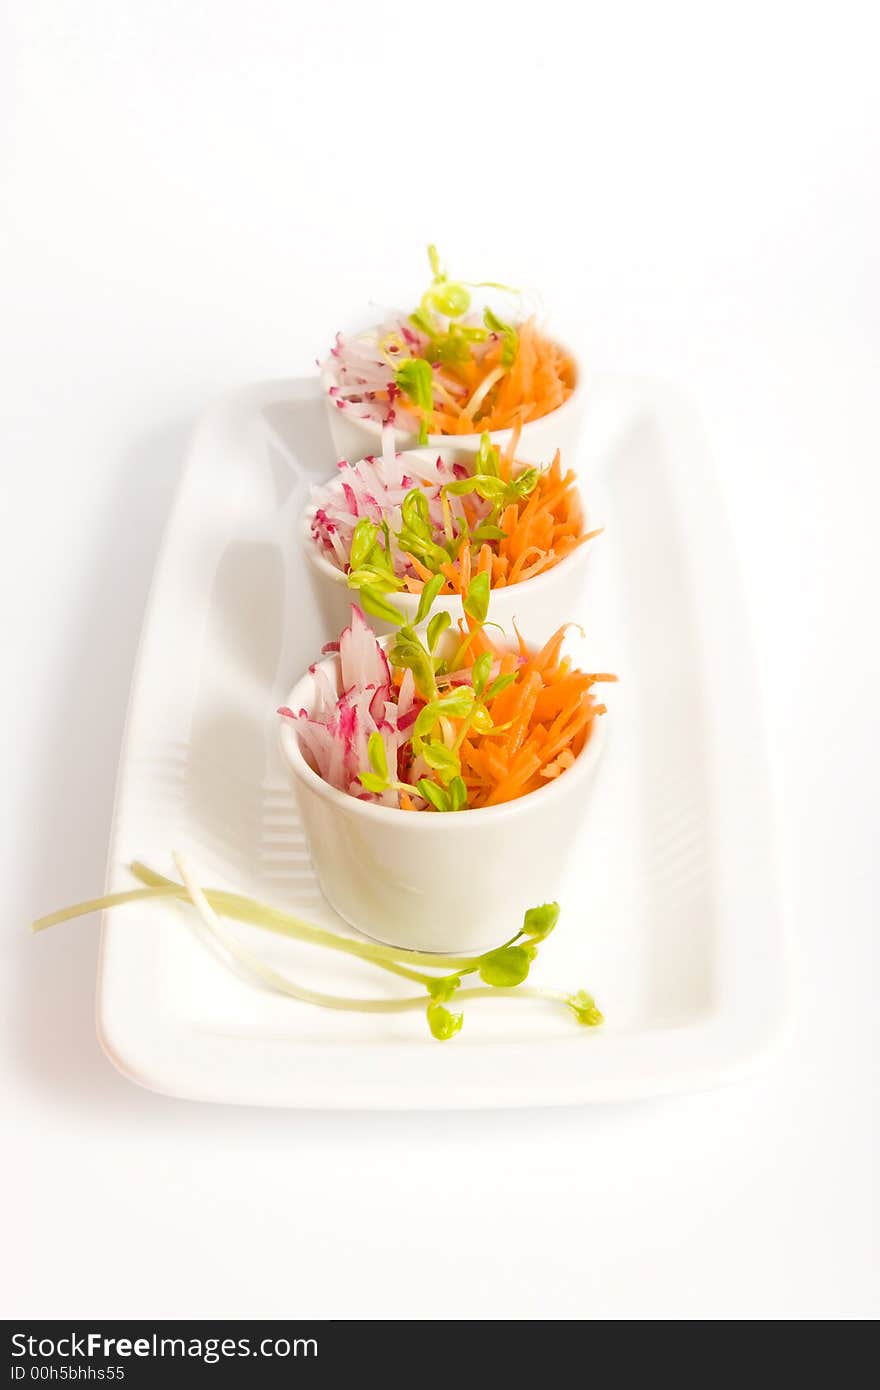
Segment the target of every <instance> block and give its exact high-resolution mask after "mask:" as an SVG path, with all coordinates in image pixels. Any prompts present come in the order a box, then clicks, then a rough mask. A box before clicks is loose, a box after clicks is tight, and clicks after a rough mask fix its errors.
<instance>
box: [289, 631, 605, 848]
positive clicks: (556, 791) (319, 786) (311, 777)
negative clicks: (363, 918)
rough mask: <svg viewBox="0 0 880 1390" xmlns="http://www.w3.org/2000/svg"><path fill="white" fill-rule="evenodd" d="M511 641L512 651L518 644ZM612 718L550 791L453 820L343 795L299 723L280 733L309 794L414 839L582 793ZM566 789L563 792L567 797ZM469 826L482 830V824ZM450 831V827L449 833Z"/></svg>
mask: <svg viewBox="0 0 880 1390" xmlns="http://www.w3.org/2000/svg"><path fill="white" fill-rule="evenodd" d="M377 640H378V641H379V643H380V645H381V646H382V648H383V650H385V648H386V647H387V645H388V643H389V642H390V640H391V637H390V636H389V637H380V638H378V639H377ZM510 640H511V645H512V644H513V640H514V639H510ZM339 660H340V658H339V653H338V652H334V653H332V654H331V655H330V656H326V657H324V658H323V659H322V660H321V661H319V662H315V663H314V665H315V666H332V667H336V668H337V674H338V665H339ZM313 669H314V667H310V668H309V670H308V671H306V672H305V674H304V675H302V676H300V678H299V680H298V681H297V682H296V684H295V685H294V686H293V688H292V689H291V691H290V694H289V696H288V698H287V701H286V702H285V703H286V704H287V705H288V706H289V707H290V708H291V709H293V710H296V709H299V708H304V709H307V708H308V703H307V702H306V701H305V700H303V699H302V698H297V692H298V691H300V690H301V689H302V688H303V687H304V686H306V685H310V684H313V681H314V678H313V675H312V671H313ZM607 717H608V716H607V714H605V715H598V716H596V718H595V719H594V722H593V728H592V731H591V733H590V737H589V739H588V740H587V743H586V746H585V747H584V748H583V749H582V751H581V752H580V753H579V755H578V756H577V757H576V758H575V760H574V762H573V763H572V765H571V767H570V768H567V769H566V770H565V771H564V772H562V773H560V775H559V776H558V777H554V778H553V779H552V781H549V782H548V783H547V785H546V786H545V787H539V788H538V789H537V791H533V792H529V793H528V794H527V795H526V796H519V797H516V798H515V799H514V800H513V801H505V802H502V803H501V805H500V806H472V807H468V808H466V809H465V810H463V811H456V812H455V813H454V814H449V815H434V816H432V815H427V816H422V815H417V814H416V815H410V814H408V813H407V812H405V811H401V810H400V808H399V807H398V806H381V805H377V804H376V803H375V802H373V801H360V800H359V799H358V798H357V797H355V796H351V794H350V793H349V792H343V791H340V790H339V788H338V787H331V785H330V783H329V782H325V781H324V779H323V777H321V776H320V775H319V774H318V773H317V772H315V770H314V768H313V767H311V766H310V765H309V763H308V761H307V760H306V758H305V756H304V754H303V751H302V749H301V748H300V746H299V739H298V738H297V734H296V728H295V726H294V723H293V721H292V720H290V719H286V718H284V717H283V716H282V723H281V729H280V743H281V754H282V757H283V759H284V762H285V764H286V766H287V767H288V769H289V770H290V771H291V772H292V773H293V775H294V776H295V777H296V778H298V779H299V781H300V782H302V783H303V784H304V786H305V787H306V788H307V789H308V790H310V791H312V792H314V793H316V794H317V795H318V796H319V797H321V798H322V799H323V800H324V801H327V802H328V803H329V804H330V805H331V806H335V807H336V808H337V809H338V810H339V811H341V812H344V813H346V814H350V815H355V816H365V817H366V818H367V820H370V819H374V818H375V817H377V816H378V817H379V818H380V821H381V819H383V818H384V819H387V817H389V816H395V817H397V821H396V824H398V825H399V826H400V827H401V829H404V830H405V833H409V827H412V828H413V832H414V833H416V834H424V833H425V830H424V828H423V829H421V830H419V829H417V828H416V827H418V826H420V825H422V826H424V823H425V822H427V826H428V827H429V828H430V827H431V826H432V825H433V826H436V827H437V828H438V829H439V828H440V827H441V826H442V827H443V828H442V829H439V833H440V834H445V833H451V828H452V827H455V826H456V825H457V826H459V827H461V824H462V821H461V817H462V816H469V817H480V818H481V823H484V822H487V821H489V820H490V819H491V820H496V821H497V820H502V819H504V818H509V817H510V816H516V815H520V816H522V815H529V814H530V813H533V814H537V812H538V811H539V810H540V809H541V807H549V805H550V803H551V800H556V799H558V798H559V796H560V795H564V794H565V793H566V790H569V791H572V792H573V791H575V789H576V787H577V786H579V785H580V784H581V783H582V782H583V781H584V780H585V779H586V778H587V777H588V776H589V775H590V774H591V773H592V772H593V771H594V769H595V767H596V764H597V762H598V761H599V757H600V754H601V752H602V750H603V748H604V746H605V742H606V737H607V735H606V730H607V727H608V726H607V723H606V720H607ZM560 788H561V789H562V790H561V791H560ZM378 823H379V822H377V824H378ZM468 823H469V824H471V823H472V824H474V825H476V824H477V822H476V820H473V821H472V822H468ZM447 826H449V827H450V830H449V831H448V832H447Z"/></svg>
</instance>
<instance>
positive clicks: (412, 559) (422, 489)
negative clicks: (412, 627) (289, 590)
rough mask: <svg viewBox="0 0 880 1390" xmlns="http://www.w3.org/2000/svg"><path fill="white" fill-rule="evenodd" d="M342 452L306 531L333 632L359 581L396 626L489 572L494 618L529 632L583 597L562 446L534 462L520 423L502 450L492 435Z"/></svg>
mask: <svg viewBox="0 0 880 1390" xmlns="http://www.w3.org/2000/svg"><path fill="white" fill-rule="evenodd" d="M384 444H385V451H384V452H383V453H382V454H381V455H379V456H370V457H367V458H364V459H359V460H357V461H356V462H354V463H351V462H349V461H347V460H342V461H340V463H339V464H338V465H337V473H336V476H335V477H333V478H332V479H331V480H330V481H329V482H328V483H326V484H324V485H323V486H321V487H319V488H316V489H314V490H313V493H312V497H311V500H310V502H309V504H308V506H307V508H306V510H305V513H304V516H303V520H302V526H301V534H302V541H303V545H304V547H305V551H306V555H307V557H308V560H309V563H310V568H311V571H312V576H313V580H314V584H315V588H316V591H317V597H318V600H319V607H320V608H321V610H322V613H323V615H324V618H325V622H326V625H327V629H328V635H331V634H335V633H337V632H338V631H339V630H340V628H341V627H342V626H343V625H344V624H345V622H346V621H347V618H348V606H349V602H350V598H351V591H352V590H356V591H358V593H359V595H360V600H359V601H360V603H361V606H362V607H363V608H364V609H365V611H366V612H367V613H369V615H370V617H371V618H372V619H373V620H374V621H375V623H376V624H377V630H379V631H386V632H387V631H390V630H391V629H392V628H394V627H395V626H397V625H399V624H400V623H401V622H410V623H411V622H415V621H421V619H417V616H416V615H417V614H418V613H419V610H420V608H421V607H422V606H423V601H424V600H425V596H426V595H427V602H429V603H430V604H434V603H436V604H437V605H439V607H440V608H445V609H447V610H448V611H449V612H450V613H452V612H455V611H457V609H458V606H459V604H460V599H461V595H462V594H463V593H465V592H466V591H467V588H468V586H469V584H470V582H471V580H472V579H473V578H474V577H476V576H477V575H485V576H486V579H487V581H488V583H489V587H490V589H491V591H492V594H493V617H494V618H495V619H496V620H497V621H498V622H499V623H500V624H501V625H502V626H504V627H509V626H510V625H511V624H512V623H513V621H514V620H516V622H517V623H518V625H519V627H520V629H521V630H522V631H524V632H526V633H527V634H529V635H536V634H537V635H540V634H542V633H545V632H547V631H549V630H550V629H551V627H552V626H554V625H555V624H556V622H557V621H558V614H559V613H560V611H562V612H564V611H565V609H566V607H569V609H570V605H571V604H572V603H574V602H575V601H576V599H577V596H578V592H579V590H580V588H581V586H582V584H583V582H584V579H585V574H586V565H587V559H588V547H587V545H586V542H588V541H590V540H591V539H592V538H593V537H594V536H596V535H598V534H599V533H598V531H589V530H587V524H586V517H585V512H584V506H583V501H582V498H581V494H580V490H579V488H578V485H577V479H576V476H575V474H574V472H573V471H572V470H571V469H565V470H564V469H563V466H562V460H561V457H560V454H559V451H558V450H557V452H556V453H555V455H554V456H553V459H552V462H551V463H550V464H548V465H547V466H545V467H541V468H537V467H534V466H532V465H529V464H527V463H526V462H525V461H524V460H522V459H518V458H517V457H516V456H515V454H516V446H517V432H515V433H514V436H513V438H512V439H511V441H510V443H509V445H508V446H507V448H505V449H504V450H503V451H502V450H500V449H499V448H498V447H497V445H495V444H493V443H492V442H491V438H490V436H489V435H488V434H484V435H483V436H482V438H481V440H480V445H479V448H478V450H477V452H476V454H475V455H474V456H473V457H472V458H470V459H468V461H467V462H464V461H462V460H461V459H460V458H458V457H457V456H456V455H455V454H454V453H450V452H449V451H448V450H444V449H440V450H436V449H420V450H411V451H409V452H406V453H402V454H398V453H395V452H394V449H393V445H392V443H391V439H390V435H389V433H388V432H387V431H386V434H385V440H384Z"/></svg>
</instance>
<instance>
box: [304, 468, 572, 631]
mask: <svg viewBox="0 0 880 1390" xmlns="http://www.w3.org/2000/svg"><path fill="white" fill-rule="evenodd" d="M410 454H411V456H413V457H414V458H423V457H424V456H425V455H426V454H430V455H432V456H436V455H438V454H439V455H441V456H442V457H444V458H446V459H447V460H449V461H450V462H455V460H454V458H452V459H450V455H449V451H448V450H447V449H445V448H440V449H424V450H411V451H410ZM551 457H552V455H551ZM563 457H564V456H563ZM314 512H315V506H314V503H313V502H310V503H309V505H308V506H307V507H306V510H305V511H304V513H303V515H302V519H301V521H300V540H301V541H302V545H303V549H304V550H305V553H306V559H307V560H308V569H309V575H310V580H311V587H312V593H313V596H314V599H315V603H316V606H317V609H318V612H319V613H320V615H321V620H322V623H323V627H324V637H325V641H328V642H330V641H334V640H335V639H336V638H337V637H338V636H339V634H340V632H341V631H342V629H343V628H344V627H347V626H348V623H349V620H350V616H351V605H352V603H357V602H358V601H359V600H358V595H357V591H356V590H354V589H350V588H349V587H348V581H347V578H346V576H345V574H343V572H342V570H341V569H339V568H338V566H337V565H334V564H333V562H332V561H331V560H329V559H328V558H327V556H326V555H325V554H324V553H323V551H322V550H321V548H320V547H319V546H318V545H316V543H315V541H314V539H313V538H312V534H311V522H312V517H313V516H314ZM594 544H595V541H587V542H586V544H585V545H579V546H578V548H577V549H576V550H573V551H572V552H571V554H569V555H566V556H565V557H564V559H562V560H560V561H559V564H558V565H554V566H553V568H552V569H549V570H545V571H544V573H543V574H537V575H535V576H534V577H533V578H532V579H524V580H523V581H522V583H520V584H509V585H504V586H503V587H502V588H499V589H493V590H492V597H491V600H490V604H489V617H490V618H491V620H492V622H493V623H499V624H500V625H501V627H503V628H504V630H505V632H508V633H512V632H513V623H514V621H515V622H516V625H517V627H518V628H519V630H520V632H521V633H522V635H523V637H525V638H526V639H527V640H528V641H534V642H538V641H541V640H544V639H546V637H547V634H548V633H550V632H554V631H555V630H556V628H558V627H559V624H560V623H561V622H564V621H565V618H566V616H568V615H570V614H572V613H576V612H578V605H579V600H580V598H581V595H582V593H583V590H584V587H585V585H586V581H587V575H588V572H589V566H590V563H591V557H592V552H593V546H594ZM388 600H389V602H390V603H392V604H394V606H395V607H396V608H398V609H400V611H401V612H402V613H404V614H405V615H406V618H407V621H409V622H412V620H413V619H414V618H415V615H416V609H417V608H418V606H419V595H418V594H410V593H396V594H389V595H388ZM442 609H446V610H447V611H448V613H449V614H450V616H451V618H452V620H453V622H456V621H457V620H458V619H459V618H460V617H461V600H460V598H459V597H458V595H456V594H449V595H445V596H441V597H440V598H437V599H435V600H434V604H433V607H432V609H431V612H432V614H433V613H439V612H440V611H441V610H442ZM369 621H370V625H371V626H372V627H373V628H374V629H375V631H376V632H377V633H379V634H380V635H383V634H386V633H389V632H392V631H393V625H392V624H391V623H388V622H386V621H385V620H384V619H382V618H376V617H374V616H372V615H370V619H369Z"/></svg>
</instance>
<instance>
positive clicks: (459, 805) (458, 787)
mask: <svg viewBox="0 0 880 1390" xmlns="http://www.w3.org/2000/svg"><path fill="white" fill-rule="evenodd" d="M447 790H448V792H449V809H450V811H463V810H464V808H465V806H466V805H467V787H466V786H465V784H464V780H463V779H462V778H461V777H453V779H452V781H451V782H450V783H449V786H448V788H447Z"/></svg>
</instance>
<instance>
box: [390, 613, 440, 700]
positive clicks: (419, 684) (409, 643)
mask: <svg viewBox="0 0 880 1390" xmlns="http://www.w3.org/2000/svg"><path fill="white" fill-rule="evenodd" d="M388 657H389V660H390V661H391V664H392V666H400V667H402V669H403V670H405V671H412V673H413V679H414V681H415V683H416V689H417V690H418V692H419V694H420V695H421V696H422V698H423V699H424V700H428V701H431V700H433V698H434V696H435V695H436V694H437V683H436V681H435V680H434V663H433V661H432V660H431V657H430V655H429V653H428V652H427V651H426V650H425V648H424V647H423V646H422V644H421V642H420V641H419V639H418V637H417V636H416V634H415V632H414V631H413V629H412V628H411V627H402V628H401V629H400V632H399V633H398V634H397V637H396V639H395V641H394V642H393V643H392V645H391V648H390V650H389V652H388Z"/></svg>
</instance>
